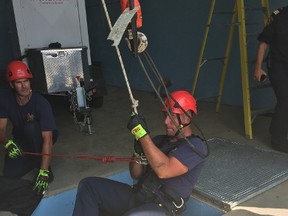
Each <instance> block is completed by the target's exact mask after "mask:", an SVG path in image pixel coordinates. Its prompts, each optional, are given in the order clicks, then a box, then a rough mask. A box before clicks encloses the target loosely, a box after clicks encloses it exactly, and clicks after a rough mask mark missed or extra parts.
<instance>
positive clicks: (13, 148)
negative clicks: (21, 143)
mask: <svg viewBox="0 0 288 216" xmlns="http://www.w3.org/2000/svg"><path fill="white" fill-rule="evenodd" d="M4 148H5V149H6V151H7V153H8V156H9V157H10V158H13V159H15V158H17V157H19V156H22V152H21V150H20V148H19V147H18V146H17V145H16V144H15V143H14V141H13V140H8V142H7V143H6V144H5V145H4Z"/></svg>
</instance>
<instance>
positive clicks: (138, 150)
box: [134, 139, 144, 157]
mask: <svg viewBox="0 0 288 216" xmlns="http://www.w3.org/2000/svg"><path fill="white" fill-rule="evenodd" d="M134 155H135V156H138V157H140V156H143V155H144V152H143V149H142V146H141V143H140V142H139V141H138V140H136V139H135V140H134Z"/></svg>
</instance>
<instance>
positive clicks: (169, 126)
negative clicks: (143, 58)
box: [73, 91, 208, 216]
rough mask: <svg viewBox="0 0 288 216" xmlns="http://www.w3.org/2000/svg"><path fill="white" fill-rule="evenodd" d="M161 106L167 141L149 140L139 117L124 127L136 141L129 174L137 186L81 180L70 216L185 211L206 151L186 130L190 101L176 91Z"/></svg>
mask: <svg viewBox="0 0 288 216" xmlns="http://www.w3.org/2000/svg"><path fill="white" fill-rule="evenodd" d="M165 104H166V107H165V108H164V109H163V113H164V114H165V126H166V135H158V136H155V137H153V138H151V137H150V135H149V131H148V129H147V125H146V122H145V119H144V118H143V117H142V116H141V115H136V114H132V115H131V118H130V120H129V122H128V125H127V128H128V129H129V131H131V133H132V134H133V135H135V142H134V150H135V153H134V154H133V156H134V158H135V159H136V160H137V161H138V163H137V162H131V163H130V165H129V168H130V174H131V176H132V177H133V178H134V179H137V180H138V181H137V183H136V184H135V185H133V186H130V185H128V184H124V183H120V182H118V181H114V180H109V179H105V178H101V177H88V178H85V179H83V180H81V181H80V183H79V185H78V192H77V196H76V203H75V207H74V212H73V215H74V216H80V215H81V216H90V215H91V216H92V215H93V216H97V215H102V216H103V215H109V216H116V215H117V216H120V215H123V216H124V215H125V216H132V215H137V216H141V215H142V216H144V215H147V216H148V215H159V216H161V215H162V216H164V215H178V213H180V212H181V211H182V210H184V209H185V202H186V201H187V200H188V199H189V197H190V195H191V193H192V189H193V187H194V185H195V184H196V182H197V178H198V176H199V174H200V172H201V170H202V167H203V165H204V160H205V155H206V154H207V152H208V149H207V146H206V145H205V142H204V141H203V140H202V139H201V138H199V137H198V136H195V135H193V133H192V128H191V126H190V124H191V119H192V115H193V114H197V110H196V101H195V99H194V98H193V96H192V95H191V94H190V93H189V92H187V91H175V92H173V93H172V94H171V97H168V98H167V99H166V100H165ZM167 110H169V113H171V115H170V114H169V115H167V113H168V111H167ZM141 156H142V157H141ZM144 157H145V160H144V159H143V158H144Z"/></svg>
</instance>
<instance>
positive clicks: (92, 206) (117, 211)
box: [73, 177, 169, 216]
mask: <svg viewBox="0 0 288 216" xmlns="http://www.w3.org/2000/svg"><path fill="white" fill-rule="evenodd" d="M134 195H135V194H134V192H133V189H132V187H131V186H130V185H128V184H124V183H121V182H117V181H114V180H110V179H106V178H101V177H88V178H85V179H83V180H81V181H80V183H79V185H78V191H77V195H76V202H75V207H74V211H73V216H168V215H169V214H168V213H167V212H166V210H165V209H164V208H162V207H159V206H158V205H157V204H154V203H139V202H137V201H136V200H135V197H134Z"/></svg>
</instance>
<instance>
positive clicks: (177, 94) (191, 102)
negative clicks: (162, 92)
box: [162, 90, 197, 114]
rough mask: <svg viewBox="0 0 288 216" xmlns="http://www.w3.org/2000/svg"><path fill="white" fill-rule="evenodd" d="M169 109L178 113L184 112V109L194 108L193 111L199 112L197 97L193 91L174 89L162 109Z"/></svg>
mask: <svg viewBox="0 0 288 216" xmlns="http://www.w3.org/2000/svg"><path fill="white" fill-rule="evenodd" d="M168 99H169V100H168ZM175 103H176V104H175ZM177 103H178V104H177ZM170 106H171V107H170ZM181 108H182V109H181ZM168 109H170V110H171V112H173V113H177V114H182V113H184V111H189V110H192V112H193V113H195V114H197V109H196V100H195V98H194V97H193V96H192V95H191V93H189V92H187V91H183V90H180V91H174V92H172V93H171V94H170V97H169V98H166V100H165V108H163V109H162V111H167V110H168Z"/></svg>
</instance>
